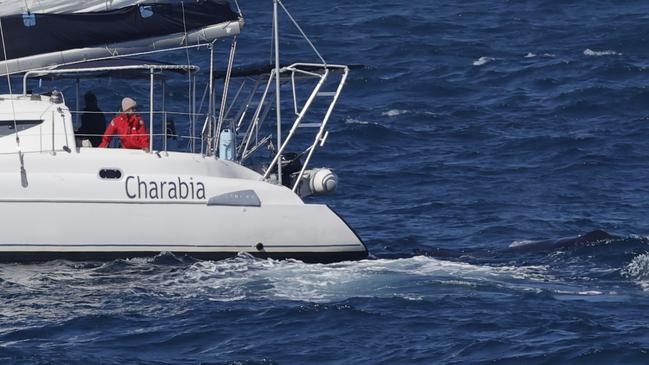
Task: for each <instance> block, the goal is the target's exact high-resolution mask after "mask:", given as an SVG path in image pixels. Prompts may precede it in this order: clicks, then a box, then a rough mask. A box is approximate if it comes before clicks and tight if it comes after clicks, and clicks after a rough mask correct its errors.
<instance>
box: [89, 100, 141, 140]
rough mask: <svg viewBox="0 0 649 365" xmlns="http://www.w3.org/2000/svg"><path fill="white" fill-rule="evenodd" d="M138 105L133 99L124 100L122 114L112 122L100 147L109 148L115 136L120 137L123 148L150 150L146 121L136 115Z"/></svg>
mask: <svg viewBox="0 0 649 365" xmlns="http://www.w3.org/2000/svg"><path fill="white" fill-rule="evenodd" d="M136 107H137V103H136V102H135V100H133V99H131V98H128V97H126V98H124V99H122V113H121V114H120V115H118V116H116V117H115V118H113V120H111V121H110V123H109V124H108V127H107V128H106V132H104V136H103V137H102V139H101V144H100V145H99V147H104V148H105V147H108V145H109V144H110V141H111V140H112V139H113V136H114V135H118V136H119V139H120V142H121V143H122V148H129V149H142V150H148V149H149V132H148V131H147V130H146V127H144V120H142V117H140V115H139V114H136V113H135V110H136Z"/></svg>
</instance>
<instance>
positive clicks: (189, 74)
mask: <svg viewBox="0 0 649 365" xmlns="http://www.w3.org/2000/svg"><path fill="white" fill-rule="evenodd" d="M180 7H181V8H182V11H183V30H184V32H185V46H186V47H185V56H186V57H187V69H188V70H189V68H190V67H191V59H190V57H189V48H188V47H189V35H188V34H187V22H186V21H185V2H184V1H181V2H180ZM187 84H188V86H187V87H188V89H189V90H188V95H189V98H188V100H187V103H188V108H189V110H192V100H193V98H195V97H196V95H192V72H191V71H187ZM195 118H196V116H195V115H192V116H191V120H190V123H189V125H190V128H191V131H190V133H189V134H190V135H191V136H192V137H193V136H194V128H195ZM164 128H167V126H166V125H165V126H164ZM192 141H193V139H192ZM192 152H193V151H192Z"/></svg>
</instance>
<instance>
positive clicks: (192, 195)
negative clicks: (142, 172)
mask: <svg viewBox="0 0 649 365" xmlns="http://www.w3.org/2000/svg"><path fill="white" fill-rule="evenodd" d="M124 188H125V189H126V196H128V197H129V199H177V200H194V199H205V184H203V183H202V182H200V181H194V179H193V178H191V177H190V178H189V180H186V179H183V178H181V177H178V178H177V179H175V180H167V181H150V180H144V179H142V178H140V177H139V176H128V177H127V178H126V180H125V183H124Z"/></svg>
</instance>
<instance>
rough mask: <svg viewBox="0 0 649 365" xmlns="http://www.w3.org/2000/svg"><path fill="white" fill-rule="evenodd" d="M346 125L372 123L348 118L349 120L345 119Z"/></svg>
mask: <svg viewBox="0 0 649 365" xmlns="http://www.w3.org/2000/svg"><path fill="white" fill-rule="evenodd" d="M345 124H361V125H367V124H370V122H367V121H364V120H359V119H354V118H347V119H345Z"/></svg>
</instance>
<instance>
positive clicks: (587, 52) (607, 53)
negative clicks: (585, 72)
mask: <svg viewBox="0 0 649 365" xmlns="http://www.w3.org/2000/svg"><path fill="white" fill-rule="evenodd" d="M584 55H585V56H594V57H600V56H621V55H622V53H618V52H616V51H613V50H610V49H607V50H604V51H593V50H592V49H590V48H586V49H585V50H584Z"/></svg>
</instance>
